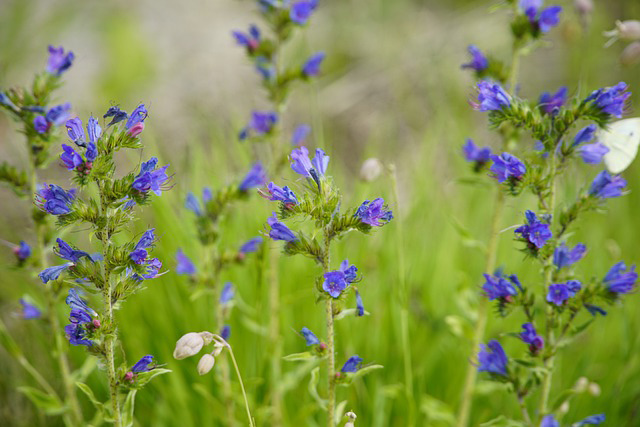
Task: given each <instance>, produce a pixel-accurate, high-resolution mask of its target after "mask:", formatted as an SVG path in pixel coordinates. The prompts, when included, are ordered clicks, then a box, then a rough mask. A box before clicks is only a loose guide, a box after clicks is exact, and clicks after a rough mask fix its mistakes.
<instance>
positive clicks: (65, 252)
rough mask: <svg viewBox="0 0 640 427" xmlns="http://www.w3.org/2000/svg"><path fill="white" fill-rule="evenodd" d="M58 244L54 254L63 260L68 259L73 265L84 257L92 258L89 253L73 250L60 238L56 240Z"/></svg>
mask: <svg viewBox="0 0 640 427" xmlns="http://www.w3.org/2000/svg"><path fill="white" fill-rule="evenodd" d="M56 243H58V246H57V247H56V248H54V249H53V252H54V253H55V254H56V255H58V256H59V257H60V258H62V259H66V260H67V261H71V262H73V263H76V262H78V261H80V258H82V257H87V258H89V259H91V256H90V255H89V254H88V253H86V252H84V251H78V250H75V249H73V248H72V247H71V246H70V245H69V244H68V243H67V242H65V241H64V240H62V239H60V238H58V239H56Z"/></svg>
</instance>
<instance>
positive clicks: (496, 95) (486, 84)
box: [471, 80, 511, 111]
mask: <svg viewBox="0 0 640 427" xmlns="http://www.w3.org/2000/svg"><path fill="white" fill-rule="evenodd" d="M477 90H478V102H471V106H472V107H473V108H474V109H475V110H478V111H499V110H502V109H503V108H504V107H509V106H511V96H510V95H509V94H508V93H507V92H505V90H504V89H502V87H500V85H499V84H497V83H491V82H490V81H487V80H481V81H479V82H478V84H477Z"/></svg>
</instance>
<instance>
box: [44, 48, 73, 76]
mask: <svg viewBox="0 0 640 427" xmlns="http://www.w3.org/2000/svg"><path fill="white" fill-rule="evenodd" d="M74 58H75V56H74V54H73V52H71V51H69V52H67V53H65V52H64V49H63V48H62V46H60V47H58V48H55V47H53V46H49V60H48V61H47V72H48V73H51V74H53V75H56V76H60V75H61V74H62V73H64V72H65V71H67V70H68V69H69V67H71V64H73V59H74Z"/></svg>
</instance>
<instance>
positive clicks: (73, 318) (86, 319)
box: [69, 309, 93, 325]
mask: <svg viewBox="0 0 640 427" xmlns="http://www.w3.org/2000/svg"><path fill="white" fill-rule="evenodd" d="M92 320H93V318H92V317H91V314H89V313H88V312H86V311H84V310H80V309H74V310H71V313H69V321H70V322H71V323H77V324H82V325H84V324H87V323H91V321H92Z"/></svg>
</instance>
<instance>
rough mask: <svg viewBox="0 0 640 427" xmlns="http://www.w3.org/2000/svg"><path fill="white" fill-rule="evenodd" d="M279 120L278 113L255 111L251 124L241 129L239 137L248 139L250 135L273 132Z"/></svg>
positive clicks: (252, 114)
mask: <svg viewBox="0 0 640 427" xmlns="http://www.w3.org/2000/svg"><path fill="white" fill-rule="evenodd" d="M277 122H278V115H277V114H276V113H274V112H271V111H264V112H261V111H254V112H252V113H251V120H250V121H249V124H248V125H247V126H246V127H245V128H244V129H242V131H240V135H238V137H239V138H240V140H244V139H247V138H248V137H250V136H262V135H266V134H268V133H270V132H271V130H272V129H273V127H274V126H275V124H276V123H277Z"/></svg>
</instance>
